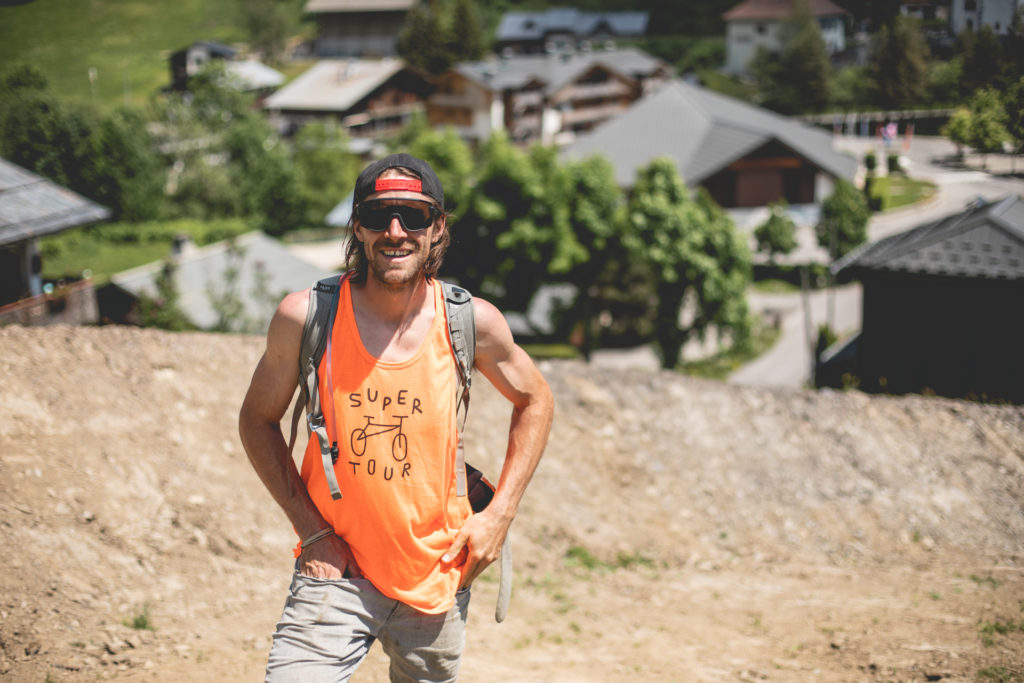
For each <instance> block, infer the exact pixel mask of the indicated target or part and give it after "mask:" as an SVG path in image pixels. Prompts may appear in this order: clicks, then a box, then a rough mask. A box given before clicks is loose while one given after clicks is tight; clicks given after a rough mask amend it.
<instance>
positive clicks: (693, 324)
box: [626, 158, 751, 368]
mask: <svg viewBox="0 0 1024 683" xmlns="http://www.w3.org/2000/svg"><path fill="white" fill-rule="evenodd" d="M627 216H628V219H627V220H628V232H627V235H626V245H627V248H628V249H629V251H630V255H631V256H632V257H633V258H634V259H637V260H638V261H640V262H642V263H643V264H644V265H645V266H646V268H647V270H648V272H649V275H650V277H651V278H652V281H653V283H654V289H655V291H656V303H655V305H654V320H655V324H654V338H655V342H656V344H657V346H658V349H659V352H660V355H661V363H662V367H664V368H674V367H675V366H676V365H677V363H678V362H679V357H680V354H681V352H682V349H683V346H684V345H685V344H686V342H687V341H688V340H689V339H691V338H693V337H695V336H699V337H702V336H704V335H705V334H706V333H707V332H708V330H709V329H710V328H711V327H712V326H714V327H716V328H717V330H718V333H719V335H720V338H721V339H725V338H727V337H728V338H731V340H732V343H733V344H734V345H742V344H745V343H747V342H748V340H749V336H750V315H749V310H748V309H747V305H746V298H745V290H746V286H747V285H748V284H749V283H750V280H751V272H750V255H749V253H748V250H747V247H746V243H745V241H744V240H743V238H742V236H741V235H740V234H739V232H738V231H737V230H736V228H735V226H734V225H733V223H732V220H731V219H729V217H728V216H727V215H726V214H725V213H724V212H723V211H722V210H721V209H719V208H718V207H717V206H715V204H714V202H713V201H712V200H711V199H710V197H708V195H707V194H706V193H704V192H701V193H700V194H699V195H698V197H697V199H691V198H690V197H689V194H688V192H687V189H686V186H685V185H684V184H683V182H682V180H681V179H680V178H679V175H678V173H677V172H676V168H675V164H674V162H673V161H672V160H671V159H668V158H661V159H656V160H655V161H653V162H652V163H651V164H650V165H649V166H647V167H646V168H643V169H641V170H640V171H639V173H638V174H637V182H636V184H635V185H634V187H633V194H632V196H631V197H630V200H629V203H628V206H627ZM684 306H685V309H686V312H687V316H686V319H685V320H684V319H683V318H684Z"/></svg>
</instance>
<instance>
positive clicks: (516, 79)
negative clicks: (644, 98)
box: [454, 48, 669, 93]
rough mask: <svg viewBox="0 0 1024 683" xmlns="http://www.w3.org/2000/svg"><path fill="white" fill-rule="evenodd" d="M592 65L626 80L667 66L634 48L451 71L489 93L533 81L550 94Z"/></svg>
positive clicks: (518, 59)
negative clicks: (612, 72) (475, 83)
mask: <svg viewBox="0 0 1024 683" xmlns="http://www.w3.org/2000/svg"><path fill="white" fill-rule="evenodd" d="M595 65H601V66H604V67H606V68H607V69H609V70H611V71H614V72H616V73H619V74H621V75H623V76H628V77H630V78H640V77H642V76H645V75H648V74H651V73H653V72H655V71H657V70H658V69H668V68H669V67H668V65H667V64H666V63H665V62H663V61H661V60H660V59H657V58H655V57H652V56H651V55H649V54H647V53H646V52H643V51H642V50H637V49H635V48H623V49H615V50H597V51H594V52H580V53H576V54H571V55H521V56H515V57H505V58H500V59H486V60H483V61H479V62H462V63H460V64H457V65H456V66H455V67H454V68H455V70H456V71H457V72H459V73H460V74H462V75H463V76H465V77H466V78H468V79H470V80H472V81H474V82H477V83H479V84H480V85H482V86H484V87H485V88H488V89H490V90H493V91H496V92H500V91H503V90H509V89H511V90H515V89H519V88H522V87H524V86H526V85H528V84H530V83H533V82H540V83H542V84H543V85H544V91H545V92H547V93H551V92H554V91H556V90H558V89H559V88H561V87H563V86H564V85H566V84H567V83H569V82H570V81H572V80H573V79H574V78H576V77H578V76H580V75H581V74H582V73H584V72H585V71H587V70H589V69H590V68H591V67H593V66H595Z"/></svg>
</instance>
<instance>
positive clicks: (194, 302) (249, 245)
mask: <svg viewBox="0 0 1024 683" xmlns="http://www.w3.org/2000/svg"><path fill="white" fill-rule="evenodd" d="M235 245H237V247H239V249H240V250H241V254H242V258H241V260H240V262H235V261H233V260H232V257H231V254H230V249H229V247H230V242H229V241H224V242H217V243H216V244H210V245H207V246H205V247H198V248H196V247H193V248H191V249H185V250H184V253H182V255H181V256H179V257H178V258H177V263H178V268H177V271H176V273H175V284H176V286H177V288H178V292H179V294H180V296H181V299H180V301H179V305H180V306H181V309H182V311H183V312H184V313H185V315H186V316H188V318H189V319H190V320H191V321H192V322H193V323H195V324H196V325H198V326H199V327H201V328H205V329H209V328H211V327H213V326H214V325H216V323H217V313H216V312H215V311H214V309H213V306H212V305H211V304H210V295H209V293H208V291H209V290H210V289H211V288H212V289H213V290H214V291H217V292H220V291H223V289H224V287H225V271H226V270H227V269H228V268H231V267H238V268H239V274H238V289H237V291H238V293H239V295H240V296H241V298H242V301H243V302H244V303H245V306H246V310H245V316H246V317H247V318H248V319H249V320H250V321H251V322H252V325H251V326H250V331H254V332H255V331H265V330H266V325H267V323H268V322H269V321H270V316H271V315H272V314H273V312H274V307H275V306H276V304H277V302H278V301H280V299H281V297H282V296H283V295H284V294H285V293H287V292H295V291H299V290H303V289H306V288H307V287H309V286H310V285H312V284H313V283H314V282H316V281H317V280H319V279H320V278H323V277H327V276H328V275H331V274H332V273H331V272H329V271H325V270H322V269H321V268H319V267H318V266H316V265H313V264H311V263H309V262H308V261H304V260H302V259H300V258H298V257H297V256H295V255H293V254H292V253H291V252H290V251H288V249H287V248H286V247H285V246H284V245H283V244H281V243H280V242H279V241H277V240H275V239H273V238H272V237H268V236H267V235H265V234H264V233H262V232H259V231H256V232H249V233H246V234H244V235H240V236H239V237H237V238H236V239H235ZM339 257H340V255H339ZM163 265H164V262H163V261H155V262H153V263H149V264H146V265H144V266H139V267H138V268H133V269H131V270H126V271H124V272H121V273H118V274H117V275H114V276H113V277H112V278H110V280H111V282H113V283H114V284H115V285H117V286H118V287H120V288H121V289H124V290H125V291H128V292H130V293H131V294H134V295H135V296H140V295H143V294H145V295H148V296H154V295H155V293H156V285H155V281H156V277H157V275H158V274H159V273H160V270H161V269H162V268H163ZM261 271H262V273H263V274H264V275H265V276H266V288H267V292H268V295H269V300H265V301H259V300H258V299H259V298H258V297H255V296H253V294H252V292H253V290H254V288H255V287H256V285H257V283H258V277H259V274H260V272H261Z"/></svg>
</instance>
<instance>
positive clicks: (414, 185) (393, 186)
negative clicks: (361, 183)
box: [373, 178, 423, 192]
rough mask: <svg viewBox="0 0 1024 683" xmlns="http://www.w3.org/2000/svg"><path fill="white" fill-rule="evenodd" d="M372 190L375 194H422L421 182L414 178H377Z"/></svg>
mask: <svg viewBox="0 0 1024 683" xmlns="http://www.w3.org/2000/svg"><path fill="white" fill-rule="evenodd" d="M373 189H374V191H375V192H387V191H388V190H410V191H412V192H423V182H422V181H420V180H416V179H414V178H377V184H376V185H374V188H373Z"/></svg>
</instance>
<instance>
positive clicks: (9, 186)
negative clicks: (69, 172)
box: [0, 159, 110, 246]
mask: <svg viewBox="0 0 1024 683" xmlns="http://www.w3.org/2000/svg"><path fill="white" fill-rule="evenodd" d="M109 217H110V210H109V209H107V208H105V207H103V206H100V205H99V204H96V203H95V202H92V201H90V200H88V199H86V198H85V197H82V196H81V195H78V194H75V193H74V192H72V191H71V190H68V189H66V188H63V187H61V186H60V185H57V184H56V183H54V182H52V181H50V180H47V179H46V178H43V177H42V176H38V175H36V174H35V173H32V172H30V171H27V170H25V169H24V168H22V167H20V166H16V165H15V164H12V163H11V162H9V161H7V160H6V159H0V246H2V245H5V244H13V243H16V242H23V241H25V240H28V239H32V238H35V237H43V236H44V235H52V234H54V233H58V232H61V231H62V230H67V229H68V228H74V227H76V226H79V225H84V224H86V223H95V222H97V221H102V220H106V219H107V218H109Z"/></svg>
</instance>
